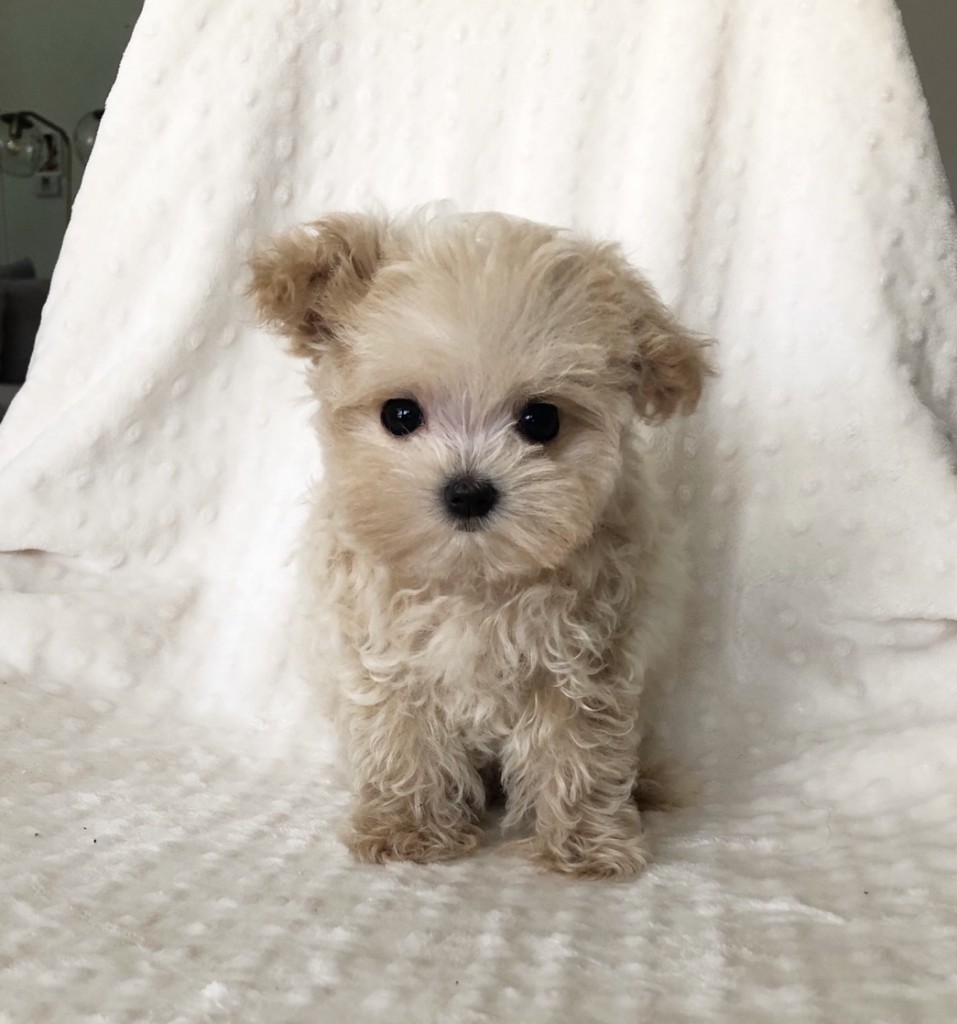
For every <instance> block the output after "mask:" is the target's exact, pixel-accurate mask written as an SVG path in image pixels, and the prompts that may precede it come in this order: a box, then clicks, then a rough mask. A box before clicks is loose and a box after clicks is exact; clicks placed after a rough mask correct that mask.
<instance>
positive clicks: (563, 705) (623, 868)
mask: <svg viewBox="0 0 957 1024" xmlns="http://www.w3.org/2000/svg"><path fill="white" fill-rule="evenodd" d="M634 710H635V709H632V708H627V709H626V708H622V707H621V706H620V705H619V704H618V703H617V702H614V701H608V700H605V701H603V700H602V699H601V698H600V696H598V695H596V696H595V697H593V698H588V699H576V698H574V697H570V696H568V695H567V694H566V693H564V692H563V691H562V690H561V689H560V688H559V687H558V686H557V685H555V684H551V685H550V684H548V683H545V684H543V686H542V688H541V689H540V690H538V691H537V692H536V693H535V694H534V696H533V697H532V699H531V700H530V702H529V705H528V707H527V709H526V712H525V714H524V715H523V716H522V719H521V720H520V722H519V725H518V727H517V728H516V729H515V731H514V733H513V734H512V737H511V738H510V741H509V743H508V745H507V747H506V751H505V756H504V759H503V762H504V763H503V768H504V777H505V784H506V788H507V790H508V793H509V804H510V816H514V817H517V816H518V815H519V814H522V813H523V812H525V811H534V815H535V834H534V836H533V837H532V838H530V839H527V840H523V841H522V842H521V843H520V844H519V846H520V848H521V850H522V852H523V853H526V854H527V855H528V856H530V857H531V858H532V859H533V860H534V861H536V862H537V863H540V864H542V865H543V866H544V867H547V868H549V869H551V870H553V871H558V872H561V873H563V874H567V875H574V876H577V877H581V878H626V877H629V876H631V875H634V874H637V873H638V872H639V871H641V870H642V868H644V867H645V866H646V865H647V863H648V860H649V856H648V852H647V848H646V847H645V845H644V842H643V840H642V835H641V816H640V814H639V812H638V807H637V805H636V803H635V801H634V800H633V798H632V788H633V786H634V783H635V778H636V774H637V766H638V758H637V751H638V741H637V733H636V728H635V725H636V716H635V715H634V714H633V713H632V712H633V711H634Z"/></svg>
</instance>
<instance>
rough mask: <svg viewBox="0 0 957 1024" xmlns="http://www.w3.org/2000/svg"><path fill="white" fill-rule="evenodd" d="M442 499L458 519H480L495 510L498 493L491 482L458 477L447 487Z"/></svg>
mask: <svg viewBox="0 0 957 1024" xmlns="http://www.w3.org/2000/svg"><path fill="white" fill-rule="evenodd" d="M442 498H443V500H444V501H445V507H446V508H447V509H448V510H449V513H450V514H451V515H453V516H455V518H456V519H473V518H474V519H479V518H481V517H482V516H487V515H488V514H489V512H491V511H492V509H493V508H495V503H496V502H497V501H498V491H497V490H496V488H495V484H493V483H492V481H491V480H476V479H474V477H470V476H457V477H455V479H454V480H450V481H449V482H448V483H447V484H446V485H445V488H444V489H443V491H442Z"/></svg>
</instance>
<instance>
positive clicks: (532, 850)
mask: <svg viewBox="0 0 957 1024" xmlns="http://www.w3.org/2000/svg"><path fill="white" fill-rule="evenodd" d="M512 848H513V849H515V851H516V852H517V853H520V854H521V855H522V856H524V857H527V858H528V859H529V860H530V861H532V862H533V863H534V864H537V865H538V866H539V867H543V868H546V869H547V870H549V871H554V872H557V873H558V874H562V875H567V876H570V877H572V878H581V879H595V880H606V881H616V880H617V881H622V880H625V879H628V878H634V876H635V875H638V874H640V873H641V872H642V871H644V869H645V868H646V867H647V866H648V865H649V864H650V863H651V854H650V853H649V851H648V847H647V846H646V845H645V842H644V839H643V838H642V836H641V835H640V834H635V835H622V834H620V833H617V832H616V833H612V834H609V835H605V836H602V835H582V834H580V833H577V832H571V833H568V834H566V835H563V836H554V835H545V836H542V835H534V836H529V837H528V838H527V839H520V840H518V841H517V842H516V843H514V844H512Z"/></svg>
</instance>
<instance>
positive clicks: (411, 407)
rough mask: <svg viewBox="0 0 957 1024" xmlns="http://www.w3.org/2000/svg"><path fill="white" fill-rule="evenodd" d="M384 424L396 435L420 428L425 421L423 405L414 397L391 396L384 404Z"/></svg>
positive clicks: (401, 435)
mask: <svg viewBox="0 0 957 1024" xmlns="http://www.w3.org/2000/svg"><path fill="white" fill-rule="evenodd" d="M380 418H381V420H382V426H384V427H385V429H386V430H388V431H389V433H390V434H394V435H395V436H396V437H403V436H404V435H406V434H411V433H413V432H414V431H416V430H418V429H419V427H421V426H422V424H423V422H424V421H425V416H424V415H423V413H422V407H421V406H420V405H419V403H418V402H416V401H415V399H414V398H390V399H389V400H388V401H387V402H386V403H385V405H383V406H382V414H381V417H380Z"/></svg>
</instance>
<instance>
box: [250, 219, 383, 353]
mask: <svg viewBox="0 0 957 1024" xmlns="http://www.w3.org/2000/svg"><path fill="white" fill-rule="evenodd" d="M385 230H386V224H385V221H384V220H380V219H378V218H376V217H369V216H364V215H362V214H351V213H336V214H330V215H329V216H328V217H324V218H322V220H317V221H314V222H313V223H312V224H305V225H303V226H302V227H299V228H294V229H293V230H292V231H290V232H288V233H287V234H285V235H282V236H280V237H279V238H276V239H274V240H273V241H272V242H271V243H270V244H269V245H267V247H266V248H264V249H263V250H261V251H260V252H258V253H257V254H256V255H255V256H253V258H252V259H251V260H250V263H249V265H250V268H251V269H252V282H251V284H250V286H249V294H250V295H251V296H252V297H253V298H254V299H255V301H256V305H257V307H258V310H259V316H260V319H261V320H262V322H263V323H264V324H265V325H266V326H269V327H272V328H273V329H274V330H276V331H278V332H279V333H280V334H284V335H285V336H286V337H287V338H289V339H290V341H291V342H292V345H291V348H292V351H293V353H294V354H295V355H298V356H303V357H305V358H307V359H312V360H317V359H318V358H319V357H320V356H321V355H322V353H323V352H325V351H326V350H327V349H328V348H329V346H330V345H331V344H332V343H334V341H335V338H336V335H337V333H338V331H339V329H340V328H341V327H342V324H343V323H344V322H345V319H346V317H347V316H348V313H349V311H350V310H351V309H352V308H353V307H354V306H355V305H356V303H357V302H359V300H360V299H362V297H363V296H364V295H365V294H366V292H367V291H368V290H369V287H370V285H371V284H372V279H373V277H375V273H376V271H377V270H378V268H379V265H380V263H381V262H382V240H383V237H384V235H385Z"/></svg>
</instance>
